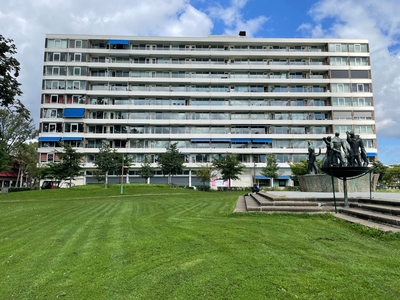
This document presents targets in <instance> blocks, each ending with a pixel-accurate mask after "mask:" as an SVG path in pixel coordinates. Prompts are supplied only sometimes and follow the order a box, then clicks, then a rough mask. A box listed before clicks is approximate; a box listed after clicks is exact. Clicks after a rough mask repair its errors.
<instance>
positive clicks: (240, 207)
mask: <svg viewBox="0 0 400 300" xmlns="http://www.w3.org/2000/svg"><path fill="white" fill-rule="evenodd" d="M246 211H247V209H246V203H245V200H244V196H239V198H238V201H237V202H236V207H235V209H234V211H233V212H246Z"/></svg>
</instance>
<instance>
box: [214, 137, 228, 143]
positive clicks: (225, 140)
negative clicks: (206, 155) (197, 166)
mask: <svg viewBox="0 0 400 300" xmlns="http://www.w3.org/2000/svg"><path fill="white" fill-rule="evenodd" d="M230 141H231V139H222V138H221V139H211V142H230Z"/></svg>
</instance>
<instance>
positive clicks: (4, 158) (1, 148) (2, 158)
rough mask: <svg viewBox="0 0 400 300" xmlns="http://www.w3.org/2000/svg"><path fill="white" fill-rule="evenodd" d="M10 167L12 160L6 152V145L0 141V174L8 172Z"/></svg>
mask: <svg viewBox="0 0 400 300" xmlns="http://www.w3.org/2000/svg"><path fill="white" fill-rule="evenodd" d="M11 165H12V160H11V156H10V154H8V152H7V144H6V142H4V141H1V140H0V172H1V171H8V170H10V169H11Z"/></svg>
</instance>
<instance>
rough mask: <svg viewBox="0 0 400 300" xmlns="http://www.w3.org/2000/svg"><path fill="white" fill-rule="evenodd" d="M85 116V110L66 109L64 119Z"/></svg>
mask: <svg viewBox="0 0 400 300" xmlns="http://www.w3.org/2000/svg"><path fill="white" fill-rule="evenodd" d="M84 115H85V109H84V108H65V109H64V118H83V116H84Z"/></svg>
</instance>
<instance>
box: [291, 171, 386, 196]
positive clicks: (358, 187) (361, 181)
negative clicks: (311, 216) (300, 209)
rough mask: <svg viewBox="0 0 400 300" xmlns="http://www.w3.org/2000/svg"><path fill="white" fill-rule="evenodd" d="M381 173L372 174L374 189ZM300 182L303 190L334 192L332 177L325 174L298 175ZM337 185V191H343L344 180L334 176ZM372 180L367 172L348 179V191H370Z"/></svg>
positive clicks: (373, 189)
mask: <svg viewBox="0 0 400 300" xmlns="http://www.w3.org/2000/svg"><path fill="white" fill-rule="evenodd" d="M378 178H379V175H378V174H372V176H371V181H372V191H373V192H374V191H375V188H376V183H377V181H378ZM298 179H299V183H300V190H301V191H302V192H330V193H332V192H333V191H332V178H331V176H329V175H325V174H309V175H301V176H298ZM333 182H334V185H335V192H339V193H343V181H342V180H339V179H337V178H333ZM369 187H370V182H369V174H365V175H364V176H361V177H359V178H356V179H351V180H350V179H348V180H347V191H348V192H349V193H355V192H369Z"/></svg>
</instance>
